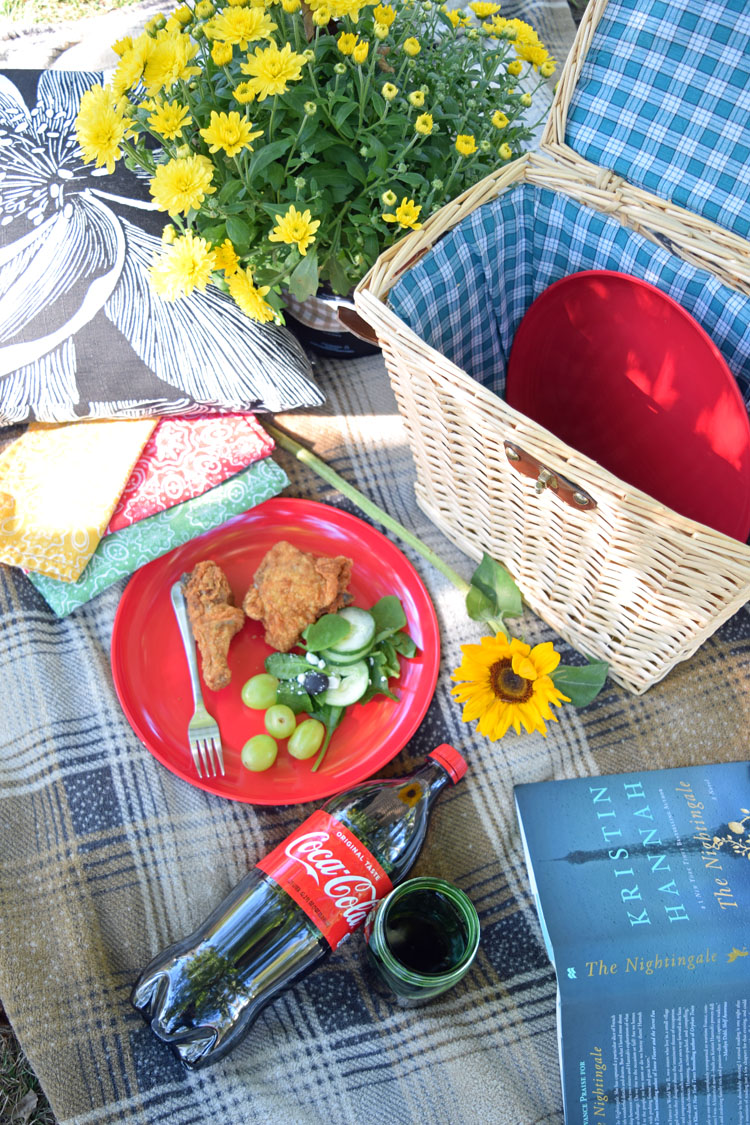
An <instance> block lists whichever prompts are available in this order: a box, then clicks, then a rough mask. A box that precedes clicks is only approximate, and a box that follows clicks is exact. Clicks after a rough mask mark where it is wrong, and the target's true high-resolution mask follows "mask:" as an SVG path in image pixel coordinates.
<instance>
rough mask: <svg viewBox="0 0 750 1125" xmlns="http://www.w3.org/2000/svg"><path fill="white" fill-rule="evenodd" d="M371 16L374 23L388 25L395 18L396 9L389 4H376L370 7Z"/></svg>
mask: <svg viewBox="0 0 750 1125" xmlns="http://www.w3.org/2000/svg"><path fill="white" fill-rule="evenodd" d="M372 17H373V19H374V20H375V22H376V23H382V24H383V25H384V26H385V27H390V26H391V24H392V23H393V21H394V20H395V18H396V9H395V8H392V7H391V5H390V4H378V6H377V7H376V8H373V9H372Z"/></svg>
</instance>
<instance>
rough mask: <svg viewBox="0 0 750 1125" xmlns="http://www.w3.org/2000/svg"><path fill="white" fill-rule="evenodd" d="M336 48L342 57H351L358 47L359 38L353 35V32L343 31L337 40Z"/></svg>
mask: <svg viewBox="0 0 750 1125" xmlns="http://www.w3.org/2000/svg"><path fill="white" fill-rule="evenodd" d="M336 46H337V47H338V49H339V51H340V52H341V54H342V55H351V53H352V51H353V50H354V48H355V47H356V46H357V36H356V35H354V34H352V32H351V31H342V33H341V35H339V37H338V39H337V40H336Z"/></svg>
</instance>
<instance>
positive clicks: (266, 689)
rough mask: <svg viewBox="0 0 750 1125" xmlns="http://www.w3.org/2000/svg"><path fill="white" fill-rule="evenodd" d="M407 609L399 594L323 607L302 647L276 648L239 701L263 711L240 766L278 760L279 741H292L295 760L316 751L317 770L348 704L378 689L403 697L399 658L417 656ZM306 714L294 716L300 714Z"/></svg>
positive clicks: (253, 767) (368, 697)
mask: <svg viewBox="0 0 750 1125" xmlns="http://www.w3.org/2000/svg"><path fill="white" fill-rule="evenodd" d="M406 624H407V622H406V614H405V613H404V609H403V606H402V605H401V602H400V601H399V599H398V598H397V597H396V596H395V594H387V595H386V596H385V597H383V598H381V599H380V600H379V601H377V602H376V603H375V605H373V606H371V608H370V609H362V608H360V607H359V606H346V607H345V608H344V609H340V610H339V611H338V612H337V613H326V614H324V615H323V616H322V617H320V618H318V620H317V621H315V622H313V624H312V625H308V627H307V628H306V629H305V631H304V632H303V634H302V643H301V645H300V646H299V647H300V648H301V649H302V651H301V652H299V653H296V652H273V653H271V655H270V656H268V657H267V658H266V661H265V671H264V672H261V673H259V674H258V675H257V676H253V677H252V678H251V679H249V680H248V681H247V683H246V684H245V685H244V687H243V689H242V700H243V702H244V703H245V704H246V705H247V706H248V707H251V708H253V709H254V710H263V711H265V712H266V714H265V728H266V732H267V733H266V734H258V735H255V736H254V737H253V738H251V739H249V740H248V741H247V742H246V743H245V745H244V747H243V749H242V764H243V765H244V766H245V767H246V768H247V769H250V770H255V771H258V770H264V769H268V768H269V766H271V765H273V763H274V761H275V760H276V755H277V752H278V743H277V739H285V738H286V739H288V740H289V741H288V743H287V749H288V751H289V753H290V754H291V755H292V757H293V758H297V759H299V760H306V759H309V758H312V757H313V756H314V755H316V754H317V757H316V759H315V762H314V764H313V766H312V769H313V770H317V769H318V767H319V766H320V763H321V762H322V761H323V758H324V757H325V753H326V750H327V749H328V745H329V743H330V741H331V736H332V734H333V732H334V731H335V730H336V728H337V726H338V725H339V723H340V722H341V720H342V718H343V717H344V714H345V712H346V708H347V707H351V706H352V705H353V704H355V703H368V702H369V701H370V700H371V699H373V698H374V697H375V696H376V695H385V696H387V697H388V698H389V699H394V700H398V698H399V697H398V696H397V695H396V694H395V692H394V691H393V690H392V689H391V686H390V684H391V681H392V680H397V679H398V677H399V676H400V675H401V663H400V659H399V657H401V656H404V657H406V658H411V657H413V656H414V655H415V654H416V652H417V646H416V643H415V642H414V640H413V639H412V637H410V636H409V634H408V632H407V631H406ZM303 714H306V715H307V716H308V718H307V719H304V720H303V721H302V722H299V723H298V722H297V716H298V715H303Z"/></svg>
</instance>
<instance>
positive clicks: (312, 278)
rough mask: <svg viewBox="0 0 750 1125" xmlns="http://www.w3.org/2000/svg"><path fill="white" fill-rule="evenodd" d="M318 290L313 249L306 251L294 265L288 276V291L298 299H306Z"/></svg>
mask: <svg viewBox="0 0 750 1125" xmlns="http://www.w3.org/2000/svg"><path fill="white" fill-rule="evenodd" d="M317 291H318V256H317V254H316V253H315V251H314V250H312V251H310V252H308V253H307V254H306V255H305V257H304V258H302V259H301V261H300V263H299V265H298V266H296V267H295V269H294V271H293V273H292V275H291V277H290V278H289V292H290V293H291V294H292V296H293V297H295V298H296V299H297V300H298V301H306V300H307V298H308V297H313V296H314V295H315V294H316V293H317Z"/></svg>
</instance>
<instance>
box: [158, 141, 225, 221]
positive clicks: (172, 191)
mask: <svg viewBox="0 0 750 1125" xmlns="http://www.w3.org/2000/svg"><path fill="white" fill-rule="evenodd" d="M213 174H214V166H213V164H212V163H211V161H210V160H209V158H208V157H207V156H203V155H196V156H181V157H177V158H176V159H175V160H170V161H168V162H167V163H166V164H158V165H157V167H156V172H155V174H154V178H153V180H152V181H151V187H150V191H151V194H152V196H153V197H154V200H155V202H156V205H157V207H158V208H159V210H160V211H167V212H169V214H170V215H187V213H188V211H190V210H193V209H194V208H198V207H200V205H201V203H202V202H203V200H204V199H205V197H206V196H207V195H211V194H212V193H213V192H215V191H216V188H215V187H212V186H211V180H212V179H213Z"/></svg>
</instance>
